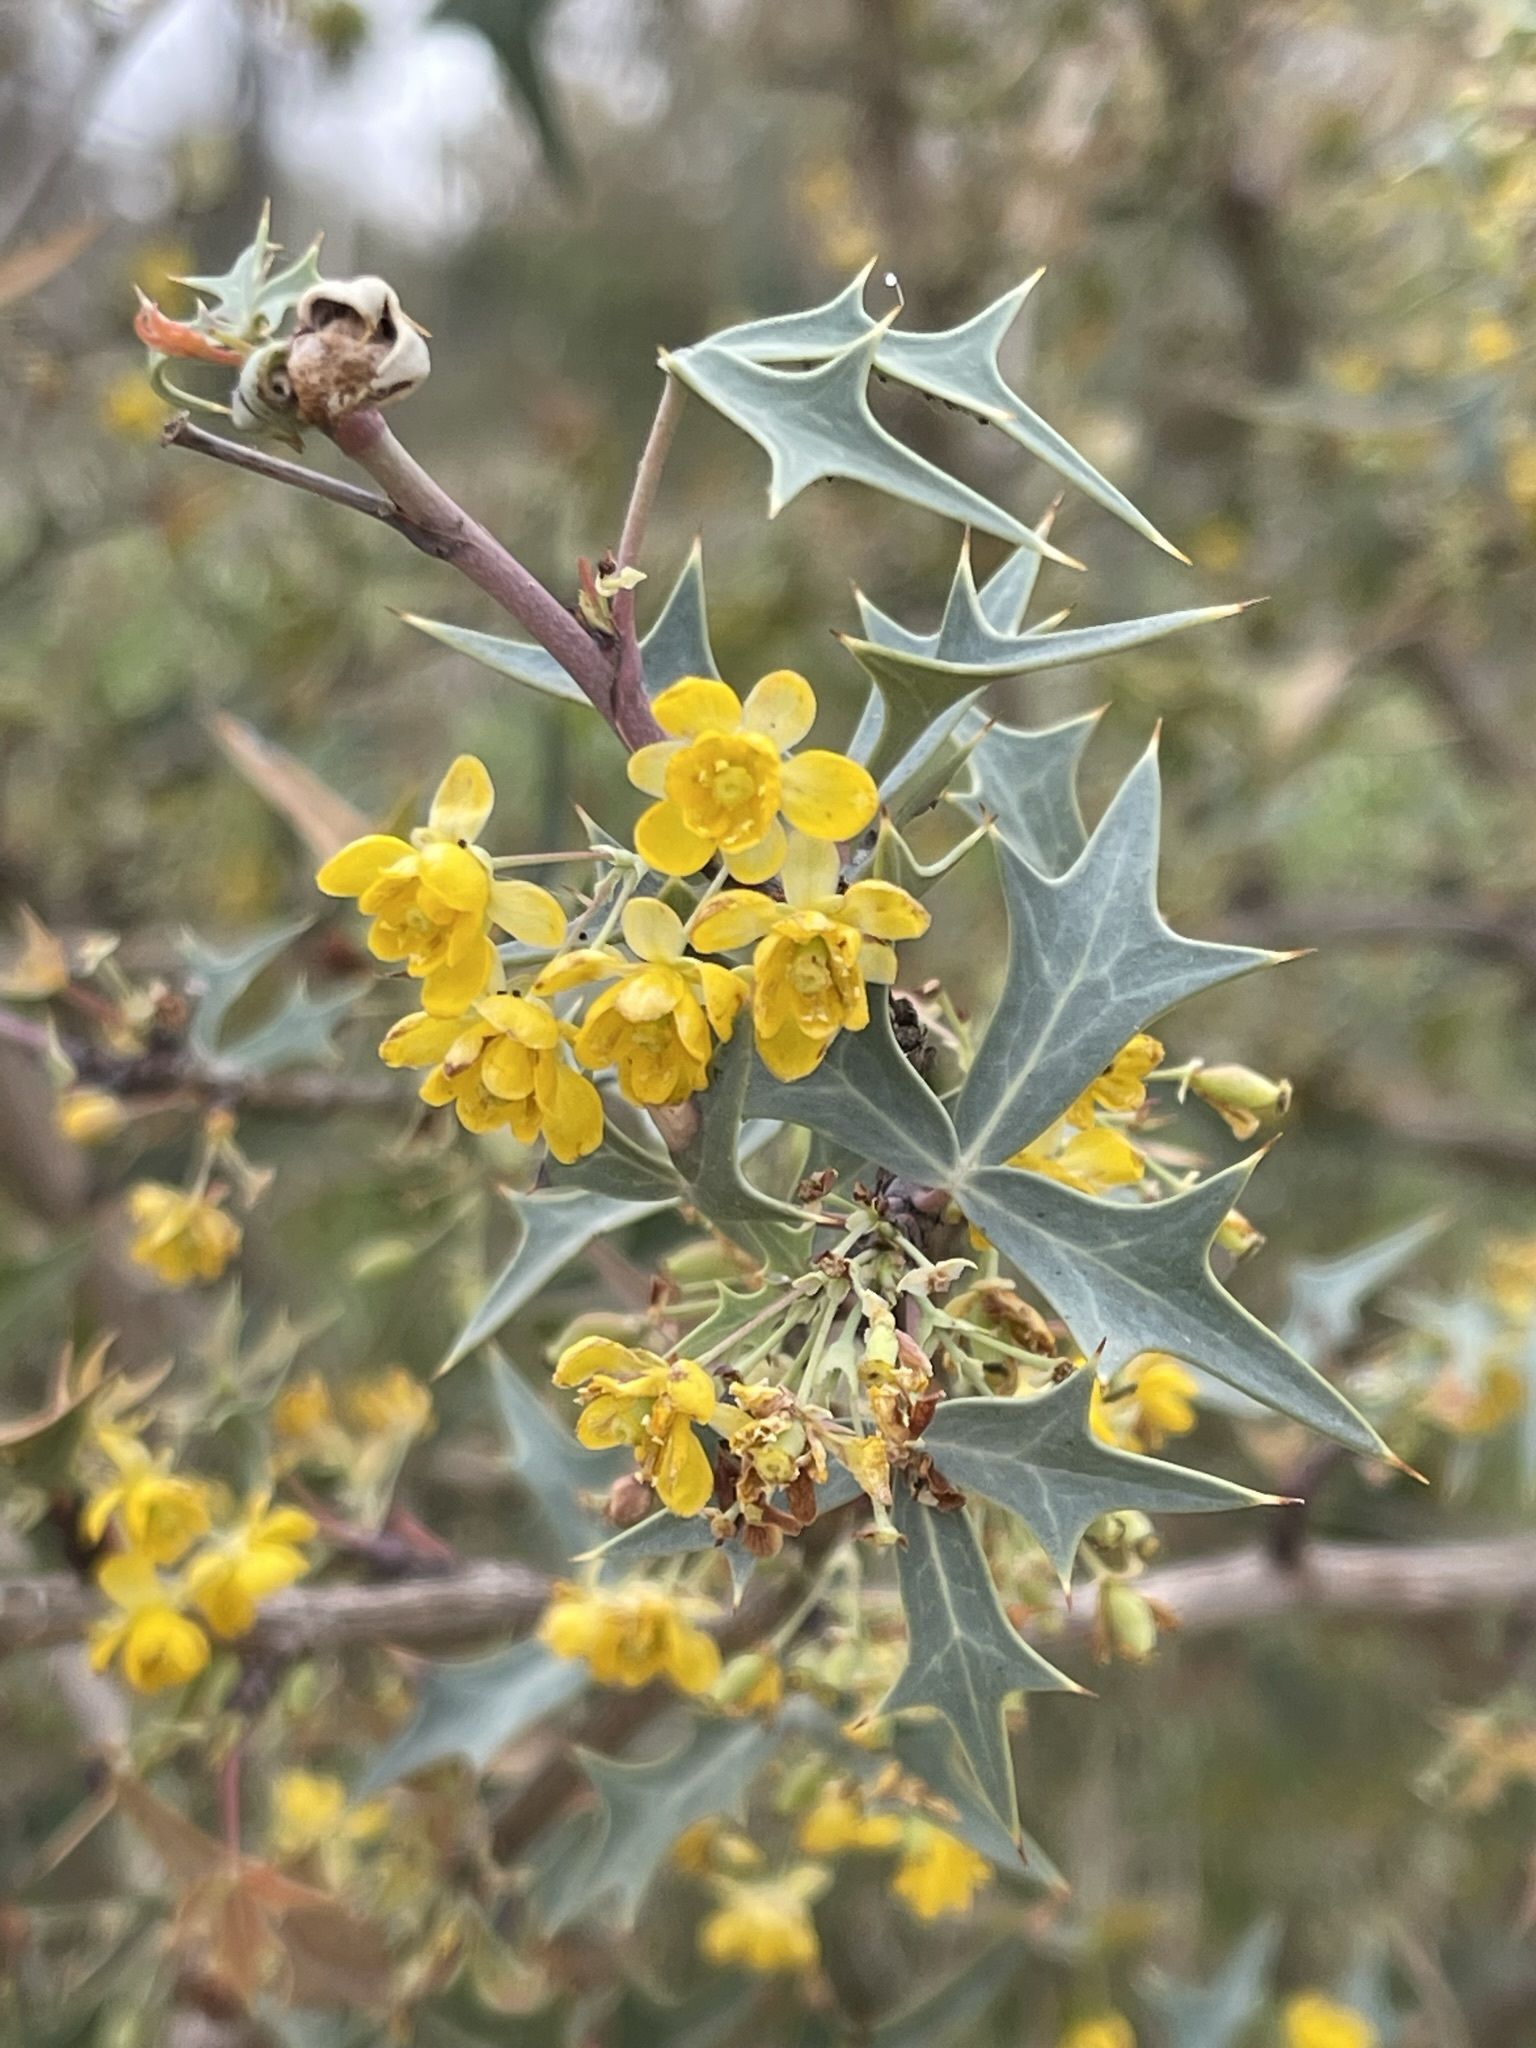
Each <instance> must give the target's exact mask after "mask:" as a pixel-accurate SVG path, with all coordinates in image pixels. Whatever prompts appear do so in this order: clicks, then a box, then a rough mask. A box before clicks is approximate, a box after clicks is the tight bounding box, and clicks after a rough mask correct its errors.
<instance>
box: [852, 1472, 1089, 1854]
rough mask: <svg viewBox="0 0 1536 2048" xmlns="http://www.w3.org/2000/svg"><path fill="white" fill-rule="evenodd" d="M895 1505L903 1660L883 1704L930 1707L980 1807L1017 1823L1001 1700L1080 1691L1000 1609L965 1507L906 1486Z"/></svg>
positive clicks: (886, 1707)
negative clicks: (978, 1794)
mask: <svg viewBox="0 0 1536 2048" xmlns="http://www.w3.org/2000/svg"><path fill="white" fill-rule="evenodd" d="M894 1514H895V1521H896V1527H897V1529H898V1530H899V1531H900V1532H901V1535H902V1536H903V1538H904V1539H905V1541H904V1543H903V1546H902V1548H901V1549H900V1550H898V1551H897V1553H896V1573H897V1580H898V1583H899V1585H900V1588H901V1604H902V1607H903V1608H904V1609H905V1611H906V1617H907V1662H906V1666H905V1668H904V1669H903V1671H902V1674H901V1676H900V1678H898V1679H897V1681H896V1683H895V1685H894V1686H892V1688H891V1690H890V1692H889V1693H888V1694H887V1695H886V1697H885V1700H884V1702H883V1704H882V1707H881V1711H882V1712H883V1713H891V1714H894V1713H900V1712H901V1711H903V1710H904V1709H907V1708H931V1709H933V1710H935V1711H937V1712H938V1713H940V1714H942V1715H943V1717H944V1719H945V1720H946V1721H948V1723H949V1724H950V1726H951V1727H952V1728H953V1729H954V1731H955V1735H956V1737H957V1738H958V1740H959V1742H960V1746H961V1748H962V1749H963V1750H964V1751H965V1754H966V1756H967V1758H968V1759H969V1761H970V1764H971V1768H972V1769H973V1770H974V1771H975V1773H976V1782H977V1784H978V1785H979V1786H980V1787H981V1791H982V1794H983V1796H984V1797H985V1799H986V1801H987V1804H988V1806H989V1807H990V1808H991V1809H992V1811H993V1812H994V1813H995V1814H996V1815H997V1817H998V1819H999V1820H1000V1821H1001V1822H1002V1823H1003V1825H1004V1827H1005V1828H1007V1829H1008V1830H1009V1831H1010V1833H1011V1832H1012V1831H1013V1830H1014V1829H1015V1828H1016V1827H1017V1826H1018V1812H1017V1807H1016V1802H1015V1798H1014V1788H1013V1756H1012V1753H1011V1751H1010V1749H1009V1746H1008V1735H1007V1730H1006V1728H1005V1727H1004V1724H1003V1705H1004V1702H1005V1701H1006V1700H1007V1699H1008V1698H1009V1697H1010V1696H1011V1695H1012V1694H1014V1693H1017V1692H1080V1691H1081V1690H1082V1688H1081V1686H1078V1685H1075V1684H1074V1683H1073V1681H1072V1680H1071V1679H1070V1678H1068V1677H1067V1676H1066V1675H1065V1673H1064V1672H1060V1671H1058V1670H1057V1669H1056V1668H1055V1666H1054V1665H1052V1664H1047V1663H1046V1661H1045V1659H1044V1658H1043V1657H1041V1656H1039V1655H1038V1654H1037V1653H1036V1652H1035V1651H1034V1650H1032V1649H1031V1648H1030V1647H1029V1645H1028V1644H1027V1643H1026V1642H1025V1641H1024V1640H1023V1638H1022V1637H1021V1636H1020V1635H1019V1634H1018V1632H1017V1630H1016V1629H1015V1628H1014V1626H1013V1624H1012V1622H1010V1621H1009V1619H1008V1617H1007V1615H1005V1614H1004V1612H1003V1609H1002V1604H1001V1602H1000V1601H999V1600H998V1597H997V1589H996V1588H995V1587H994V1585H993V1584H992V1576H991V1573H990V1572H989V1571H988V1570H987V1561H986V1559H985V1558H984V1557H983V1556H982V1553H981V1545H980V1543H979V1542H978V1541H977V1539H976V1531H975V1530H974V1529H973V1528H972V1527H971V1523H970V1520H969V1517H968V1516H967V1515H966V1514H965V1513H964V1512H963V1511H961V1512H958V1513H953V1514H941V1513H940V1512H939V1510H938V1509H937V1508H930V1507H924V1506H923V1505H922V1504H921V1503H920V1502H919V1501H918V1500H916V1499H915V1498H914V1496H913V1495H912V1493H911V1492H910V1491H909V1489H908V1488H906V1487H905V1486H903V1487H900V1488H898V1490H897V1492H896V1497H895V1504H894Z"/></svg>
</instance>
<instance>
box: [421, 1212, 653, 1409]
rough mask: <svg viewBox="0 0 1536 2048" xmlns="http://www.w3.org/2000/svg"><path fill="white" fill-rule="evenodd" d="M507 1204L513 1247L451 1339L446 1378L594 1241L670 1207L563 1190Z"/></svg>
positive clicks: (445, 1363) (442, 1370) (446, 1362)
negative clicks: (514, 1224) (515, 1232)
mask: <svg viewBox="0 0 1536 2048" xmlns="http://www.w3.org/2000/svg"><path fill="white" fill-rule="evenodd" d="M507 1200H508V1202H509V1203H510V1205H511V1208H512V1213H513V1215H514V1216H515V1217H516V1218H517V1221H518V1224H519V1227H520V1230H521V1235H520V1236H519V1238H518V1241H517V1247H516V1249H515V1250H514V1251H513V1253H512V1256H511V1257H510V1258H509V1259H508V1260H507V1262H506V1264H505V1265H504V1266H503V1267H502V1269H501V1271H500V1272H499V1273H498V1274H497V1275H496V1278H495V1279H494V1280H493V1281H492V1282H491V1284H490V1286H489V1288H488V1289H487V1290H486V1292H485V1295H484V1296H483V1298H482V1299H481V1301H480V1303H479V1305H478V1306H477V1307H476V1308H475V1310H474V1311H473V1313H472V1314H471V1315H470V1316H469V1318H468V1319H467V1320H466V1322H465V1324H464V1327H463V1328H462V1329H461V1330H460V1331H459V1334H458V1336H457V1337H455V1338H454V1340H453V1343H452V1345H451V1346H450V1347H449V1350H448V1355H447V1357H446V1358H445V1359H444V1360H443V1362H442V1364H441V1366H440V1367H439V1368H438V1370H439V1372H447V1371H448V1369H449V1368H450V1366H455V1365H457V1364H458V1363H459V1361H460V1359H462V1358H467V1357H468V1356H469V1354H470V1352H471V1351H473V1350H474V1349H475V1347H476V1345H478V1344H483V1343H484V1342H485V1340H486V1338H487V1337H494V1336H495V1334H496V1332H497V1331H498V1330H499V1329H500V1328H501V1326H502V1324H503V1323H505V1322H506V1321H508V1319H509V1318H510V1317H512V1316H515V1315H516V1314H517V1312H518V1310H519V1309H521V1308H526V1307H527V1305H528V1303H529V1302H530V1301H532V1300H533V1299H534V1297H535V1296H536V1295H537V1294H538V1293H539V1292H540V1290H541V1289H542V1288H544V1287H545V1286H546V1285H547V1284H548V1283H549V1281H551V1280H552V1279H553V1278H554V1276H555V1275H556V1273H558V1272H560V1271H561V1270H562V1268H564V1267H566V1266H568V1265H569V1264H570V1263H571V1261H572V1260H573V1259H577V1258H580V1256H581V1254H582V1253H583V1252H584V1251H585V1250H586V1248H587V1246H588V1245H589V1244H591V1243H592V1242H593V1240H594V1239H595V1238H599V1237H606V1236H607V1235H608V1234H609V1232H610V1231H614V1230H622V1229H623V1227H624V1225H625V1224H627V1223H636V1222H638V1221H639V1220H640V1218H641V1217H642V1216H654V1215H655V1214H656V1212H657V1210H658V1209H665V1208H667V1207H668V1206H669V1204H668V1203H667V1202H665V1201H652V1202H621V1201H614V1200H612V1199H611V1198H610V1197H609V1196H607V1195H592V1194H586V1193H583V1192H580V1191H576V1190H570V1191H567V1190H564V1189H562V1190H560V1191H558V1192H556V1193H553V1194H541V1195H509V1196H508V1197H507Z"/></svg>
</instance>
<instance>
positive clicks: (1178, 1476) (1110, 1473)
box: [923, 1367, 1272, 1585]
mask: <svg viewBox="0 0 1536 2048" xmlns="http://www.w3.org/2000/svg"><path fill="white" fill-rule="evenodd" d="M1093 1386H1094V1373H1093V1370H1092V1368H1091V1367H1089V1368H1086V1369H1085V1370H1083V1371H1080V1372H1074V1373H1073V1374H1072V1375H1071V1376H1070V1378H1068V1379H1064V1380H1063V1381H1062V1382H1061V1383H1060V1385H1059V1386H1054V1387H1047V1388H1046V1389H1045V1390H1044V1391H1043V1392H1042V1393H1039V1394H1036V1395H1034V1396H1033V1397H1032V1398H1029V1399H1015V1400H1004V1399H998V1398H994V1397H992V1396H988V1395H982V1396H977V1397H976V1398H973V1399H967V1400H960V1401H945V1402H943V1403H942V1404H941V1406H940V1408H939V1410H938V1413H937V1414H936V1415H935V1416H934V1418H933V1421H932V1422H931V1423H930V1424H929V1426H928V1429H927V1432H926V1434H925V1435H924V1438H923V1448H924V1449H925V1450H929V1451H931V1452H932V1453H933V1456H934V1460H935V1462H936V1463H937V1465H938V1467H939V1470H940V1471H941V1472H942V1473H943V1474H944V1477H945V1478H946V1479H948V1480H949V1481H951V1483H952V1484H954V1485H956V1486H959V1487H962V1488H964V1489H965V1491H966V1492H968V1493H979V1494H982V1495H984V1496H985V1497H986V1499H988V1500H990V1501H995V1502H996V1503H997V1505H998V1506H999V1507H1004V1508H1008V1509H1009V1510H1010V1511H1011V1512H1012V1513H1013V1514H1016V1515H1018V1516H1019V1517H1020V1518H1021V1519H1022V1520H1023V1521H1024V1522H1025V1523H1026V1524H1027V1525H1028V1528H1029V1532H1030V1534H1031V1535H1032V1536H1033V1537H1034V1539H1035V1541H1036V1542H1037V1543H1038V1544H1039V1545H1040V1547H1041V1549H1042V1550H1043V1551H1044V1552H1045V1554H1046V1556H1047V1557H1048V1558H1049V1559H1050V1560H1051V1563H1052V1564H1053V1565H1054V1566H1055V1568H1056V1572H1057V1574H1058V1576H1059V1577H1060V1579H1061V1581H1062V1584H1063V1585H1065V1584H1066V1583H1067V1582H1068V1580H1069V1579H1070V1578H1071V1576H1072V1561H1073V1559H1074V1558H1075V1557H1076V1555H1077V1546H1078V1544H1079V1543H1080V1542H1081V1541H1082V1538H1083V1531H1084V1530H1085V1529H1086V1528H1087V1527H1088V1525H1089V1523H1090V1522H1094V1521H1097V1519H1098V1518H1099V1516H1100V1515H1103V1514H1110V1513H1112V1512H1114V1511H1115V1510H1117V1509H1124V1508H1140V1509H1142V1510H1144V1512H1146V1513H1147V1514H1149V1515H1153V1514H1165V1515H1172V1514H1184V1515H1187V1514H1206V1513H1210V1512H1212V1511H1214V1510H1216V1509H1228V1508H1249V1507H1261V1506H1264V1505H1266V1504H1272V1498H1271V1496H1270V1495H1268V1494H1262V1493H1252V1492H1250V1491H1249V1489H1248V1488H1247V1487H1246V1486H1237V1485H1234V1484H1233V1482H1232V1481H1231V1480H1229V1479H1216V1478H1213V1477H1211V1476H1210V1475H1209V1474H1207V1473H1204V1472H1190V1471H1186V1470H1185V1469H1184V1467H1183V1466H1181V1465H1169V1464H1165V1463H1164V1462H1163V1461H1162V1460H1161V1459H1159V1458H1142V1457H1137V1456H1135V1455H1134V1454H1133V1453H1132V1452H1130V1451H1121V1450H1116V1449H1114V1448H1113V1447H1112V1446H1111V1445H1109V1444H1104V1443H1100V1441H1099V1439H1098V1438H1097V1437H1096V1436H1095V1435H1094V1434H1093V1431H1092V1430H1091V1429H1090V1427H1089V1424H1088V1410H1089V1403H1090V1402H1091V1401H1092V1398H1093Z"/></svg>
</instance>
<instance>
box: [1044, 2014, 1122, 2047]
mask: <svg viewBox="0 0 1536 2048" xmlns="http://www.w3.org/2000/svg"><path fill="white" fill-rule="evenodd" d="M1057 2048H1136V2035H1135V2031H1134V2030H1133V2028H1132V2026H1131V2023H1130V2021H1129V2020H1128V2019H1127V2018H1126V2017H1125V2015H1124V2014H1123V2013H1118V2012H1100V2013H1095V2014H1094V2016H1093V2018H1092V2019H1087V2020H1078V2021H1076V2022H1075V2024H1074V2025H1072V2026H1070V2027H1068V2029H1067V2031H1066V2032H1065V2033H1064V2034H1063V2035H1062V2037H1061V2040H1060V2041H1059V2042H1058V2044H1057Z"/></svg>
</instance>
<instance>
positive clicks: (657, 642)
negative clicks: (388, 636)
mask: <svg viewBox="0 0 1536 2048" xmlns="http://www.w3.org/2000/svg"><path fill="white" fill-rule="evenodd" d="M400 616H401V619H402V621H403V623H404V624H405V625H407V626H414V627H415V628H416V630H417V632H418V633H425V634H426V635H427V637H428V638H429V639H432V640H437V641H440V642H441V644H442V645H443V646H444V647H451V648H452V649H453V651H454V652H455V653H456V654H467V655H468V656H469V658H470V660H471V661H478V662H479V663H480V665H481V667H482V668H489V669H494V670H495V672H496V674H497V675H501V676H510V677H511V679H512V681H513V682H515V683H526V684H527V685H528V687H529V689H531V690H539V691H542V693H543V694H544V695H545V696H546V697H560V698H563V699H564V700H565V701H566V702H567V703H569V704H585V703H586V701H587V699H586V697H585V696H584V695H583V693H582V690H581V688H580V686H579V685H578V684H577V683H575V682H574V681H573V680H572V679H571V677H570V676H568V675H567V674H566V672H565V670H564V669H563V668H562V667H561V666H560V664H559V662H558V661H556V660H555V657H554V656H553V655H552V654H547V653H546V652H545V651H544V649H543V648H542V647H535V646H534V645H533V644H532V643H531V642H530V641H527V640H509V639H505V638H503V637H502V636H501V635H499V634H496V633H474V632H471V631H470V630H469V628H468V627H466V626H451V625H448V624H446V623H445V622H444V621H442V620H439V619H424V618H421V617H419V616H418V615H417V614H416V613H415V612H402V613H401V615H400ZM640 653H641V658H642V660H643V662H644V668H645V685H646V688H647V689H648V690H649V691H650V692H651V693H652V694H653V695H654V694H655V693H656V692H657V691H660V690H664V689H666V688H667V687H668V685H669V684H671V683H675V682H676V681H677V680H678V679H679V677H681V676H717V675H718V674H719V673H720V671H719V669H718V668H717V667H716V665H715V656H714V650H713V649H712V648H711V646H710V644H709V623H708V620H707V618H706V616H705V610H704V562H703V552H702V550H701V548H700V545H699V543H698V542H697V541H695V542H694V544H693V546H692V548H691V549H690V550H689V553H688V559H687V561H686V562H684V564H683V567H682V570H681V572H680V573H679V575H678V579H677V581H676V582H675V583H674V584H673V586H672V588H671V590H670V591H669V592H668V594H667V599H666V602H665V603H664V604H663V606H662V608H661V610H660V611H659V612H658V613H657V615H656V619H655V622H654V624H653V625H652V626H651V629H650V631H649V632H648V633H646V634H644V635H643V636H642V638H641V641H640Z"/></svg>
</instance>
